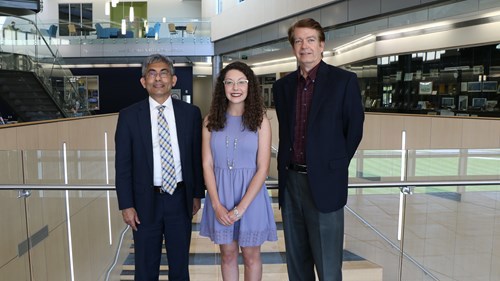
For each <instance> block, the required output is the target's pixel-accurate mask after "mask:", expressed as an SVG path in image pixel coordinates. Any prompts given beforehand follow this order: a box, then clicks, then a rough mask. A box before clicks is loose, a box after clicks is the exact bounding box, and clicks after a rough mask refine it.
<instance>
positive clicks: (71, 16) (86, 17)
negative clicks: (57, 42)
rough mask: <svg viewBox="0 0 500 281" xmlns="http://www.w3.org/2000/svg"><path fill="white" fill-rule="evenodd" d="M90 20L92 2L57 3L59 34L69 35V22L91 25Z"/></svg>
mask: <svg viewBox="0 0 500 281" xmlns="http://www.w3.org/2000/svg"><path fill="white" fill-rule="evenodd" d="M92 21H93V19H92V3H71V4H59V35H61V36H68V35H69V31H68V24H70V23H73V24H75V25H76V26H88V27H92ZM82 35H85V34H82Z"/></svg>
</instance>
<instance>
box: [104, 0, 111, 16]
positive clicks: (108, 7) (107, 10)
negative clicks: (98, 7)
mask: <svg viewBox="0 0 500 281" xmlns="http://www.w3.org/2000/svg"><path fill="white" fill-rule="evenodd" d="M110 6H111V3H110V2H109V1H106V3H104V14H105V15H106V16H109V14H110V11H111V7H110Z"/></svg>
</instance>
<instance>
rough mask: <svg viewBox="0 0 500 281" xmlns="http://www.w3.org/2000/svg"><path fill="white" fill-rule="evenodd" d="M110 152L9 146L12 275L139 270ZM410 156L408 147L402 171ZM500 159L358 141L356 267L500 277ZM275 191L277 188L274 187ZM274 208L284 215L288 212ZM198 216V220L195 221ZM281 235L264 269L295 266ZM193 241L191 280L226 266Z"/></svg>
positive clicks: (403, 274)
mask: <svg viewBox="0 0 500 281" xmlns="http://www.w3.org/2000/svg"><path fill="white" fill-rule="evenodd" d="M105 155H106V153H105V152H104V151H90V150H89V151H87V150H70V151H66V152H64V151H63V150H60V151H58V150H53V151H50V150H33V151H0V163H6V162H10V163H14V164H15V165H12V167H11V168H10V169H8V170H7V171H5V168H6V167H4V166H2V168H3V169H2V170H0V171H1V173H2V177H0V193H1V195H2V196H0V198H1V199H0V201H1V204H0V213H2V214H9V215H8V216H6V215H4V216H2V221H4V222H5V223H6V225H8V227H6V228H5V229H6V230H4V231H2V234H1V235H2V237H3V238H5V239H2V240H0V241H1V242H0V248H1V249H5V251H0V252H1V253H2V254H1V255H0V259H2V260H4V263H3V264H5V266H3V267H0V274H1V275H2V276H7V277H9V278H10V276H14V277H12V278H13V279H12V278H11V279H12V280H30V279H29V278H30V276H36V277H37V280H51V281H53V280H55V281H58V280H61V281H62V280H117V279H119V278H130V276H131V274H133V245H132V243H131V231H130V230H126V228H125V225H124V224H123V221H122V218H121V213H120V211H119V210H118V206H117V200H116V194H115V192H114V190H113V189H114V186H113V182H114V169H113V167H114V159H113V157H112V156H111V157H109V158H108V159H106V156H105ZM109 155H114V153H112V152H110V153H109ZM403 155H405V157H407V158H404V157H402V156H403ZM401 159H407V160H406V163H407V164H406V165H403V166H406V167H407V168H406V170H404V169H403V173H405V174H407V180H406V181H404V182H402V181H401V175H400V173H401V172H402V171H401V167H402V163H401V162H402V161H401ZM499 161H500V150H499V149H462V150H455V149H438V150H409V151H403V153H402V151H400V150H364V151H358V152H357V153H356V155H355V158H354V159H353V161H352V162H351V166H350V170H349V174H350V185H351V187H350V190H349V193H350V195H349V199H348V204H347V206H346V211H345V221H346V226H345V251H344V276H345V277H346V279H347V278H351V279H350V280H361V281H362V280H372V281H373V280H405V281H406V280H410V281H413V280H495V278H496V277H497V276H500V271H499V270H500V269H498V267H496V266H495V265H496V264H498V261H499V260H500V256H499V255H498V252H500V240H499V239H500V228H499V227H498V222H499V221H500V171H499V167H498V166H499V165H496V164H497V163H498V162H499ZM106 165H107V166H106ZM107 171H108V172H107ZM3 175H10V176H7V177H4V176H3ZM66 175H67V176H66ZM65 181H67V182H68V184H67V185H65V184H64V182H65ZM409 183H411V186H410V187H408V185H409ZM481 183H483V184H481ZM270 186H272V185H270ZM402 190H403V191H404V193H402ZM270 195H271V196H272V197H273V198H274V199H275V197H276V196H277V192H276V190H272V189H271V190H270ZM273 202H276V200H273ZM274 205H276V203H274ZM274 210H275V217H276V221H277V224H278V226H279V225H280V224H281V212H280V211H279V209H278V207H277V206H274ZM200 218H201V216H200V215H197V216H195V218H194V220H193V230H194V231H195V232H196V231H197V229H198V223H199V220H200ZM278 229H281V228H280V227H278ZM278 236H279V240H278V241H277V242H276V243H266V244H264V247H263V257H264V259H265V260H271V264H265V265H264V276H274V277H276V276H283V278H286V266H285V261H284V259H283V258H282V255H283V254H284V252H283V251H285V250H284V244H283V236H282V235H278ZM191 251H192V253H191V254H192V257H193V258H192V266H191V269H192V272H193V274H192V276H193V280H206V276H208V275H206V274H200V271H202V272H208V271H210V272H214V274H215V273H217V272H218V270H219V267H218V266H219V262H220V261H219V258H218V256H217V251H216V247H215V246H214V245H213V244H211V242H210V241H209V240H208V239H204V238H201V237H199V236H198V235H197V234H195V235H193V241H192V247H191ZM49 256H50V258H47V257H49ZM276 274H281V275H276ZM203 278H205V279H203ZM11 279H9V280H11Z"/></svg>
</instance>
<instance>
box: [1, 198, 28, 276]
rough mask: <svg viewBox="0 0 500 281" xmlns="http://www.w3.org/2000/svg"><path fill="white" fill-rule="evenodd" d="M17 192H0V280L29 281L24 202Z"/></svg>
mask: <svg viewBox="0 0 500 281" xmlns="http://www.w3.org/2000/svg"><path fill="white" fill-rule="evenodd" d="M18 195H19V193H18V191H17V190H0V214H2V215H1V221H2V230H1V231H0V265H1V266H0V276H1V277H0V279H2V280H26V281H27V280H31V279H30V265H29V254H28V248H29V246H28V244H29V240H28V239H27V237H28V235H27V233H28V230H27V228H26V215H25V214H26V213H25V202H24V199H23V198H18Z"/></svg>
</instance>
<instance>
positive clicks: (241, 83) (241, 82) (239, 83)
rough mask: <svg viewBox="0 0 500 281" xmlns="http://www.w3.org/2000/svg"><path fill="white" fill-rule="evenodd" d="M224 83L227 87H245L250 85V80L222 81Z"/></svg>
mask: <svg viewBox="0 0 500 281" xmlns="http://www.w3.org/2000/svg"><path fill="white" fill-rule="evenodd" d="M222 83H224V85H226V86H228V87H233V86H234V85H236V86H238V87H243V86H245V85H247V84H248V80H246V79H240V80H238V81H233V80H231V79H226V80H224V81H222Z"/></svg>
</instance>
